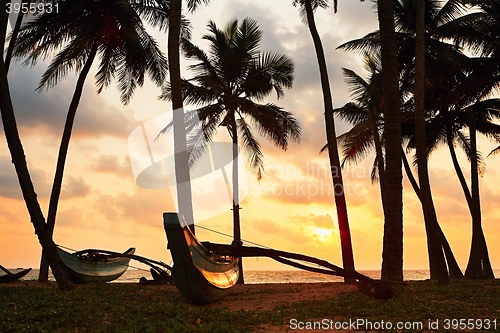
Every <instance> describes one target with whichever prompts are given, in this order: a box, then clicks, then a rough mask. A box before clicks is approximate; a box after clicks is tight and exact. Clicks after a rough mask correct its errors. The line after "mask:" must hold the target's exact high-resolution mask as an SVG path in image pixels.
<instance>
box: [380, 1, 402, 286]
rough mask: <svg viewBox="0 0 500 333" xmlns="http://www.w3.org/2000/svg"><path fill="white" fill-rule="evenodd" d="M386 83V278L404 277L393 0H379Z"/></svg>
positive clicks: (397, 278)
mask: <svg viewBox="0 0 500 333" xmlns="http://www.w3.org/2000/svg"><path fill="white" fill-rule="evenodd" d="M377 8H378V20H379V26H380V42H381V55H382V68H383V71H382V80H383V87H384V97H383V110H384V118H385V131H384V133H385V152H386V168H385V172H386V183H385V191H386V192H385V201H386V204H385V206H384V219H385V221H384V239H383V249H382V279H383V280H385V281H402V280H403V183H402V180H403V175H402V170H401V113H400V107H399V104H400V102H399V83H398V57H397V45H396V33H395V31H394V2H393V0H379V1H377Z"/></svg>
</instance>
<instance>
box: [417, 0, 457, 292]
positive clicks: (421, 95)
mask: <svg viewBox="0 0 500 333" xmlns="http://www.w3.org/2000/svg"><path fill="white" fill-rule="evenodd" d="M425 1H426V0H416V1H415V2H414V4H415V8H416V15H415V19H416V22H415V80H414V81H415V82H414V87H415V88H414V100H415V112H414V117H415V143H416V145H415V148H416V149H415V150H416V157H417V168H418V169H417V170H418V180H419V185H420V196H421V201H422V210H423V212H424V222H425V230H426V233H427V248H428V252H429V266H430V272H431V279H436V280H437V281H438V284H447V283H449V275H448V270H447V267H446V261H445V258H444V253H443V250H442V246H441V244H440V241H439V238H438V232H437V228H438V222H437V214H436V209H435V207H434V201H433V200H432V193H431V185H430V180H429V169H428V163H427V143H426V138H425V47H426V41H425V39H426V38H425V36H426V29H425V16H426V11H425V9H426V5H425Z"/></svg>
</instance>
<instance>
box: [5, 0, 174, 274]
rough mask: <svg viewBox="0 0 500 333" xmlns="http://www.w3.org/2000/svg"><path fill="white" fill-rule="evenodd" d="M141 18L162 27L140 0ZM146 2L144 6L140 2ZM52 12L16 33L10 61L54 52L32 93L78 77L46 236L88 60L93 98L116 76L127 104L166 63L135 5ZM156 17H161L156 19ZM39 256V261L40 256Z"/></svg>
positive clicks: (160, 5)
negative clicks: (96, 63) (93, 73)
mask: <svg viewBox="0 0 500 333" xmlns="http://www.w3.org/2000/svg"><path fill="white" fill-rule="evenodd" d="M144 2H145V4H144V6H143V7H142V9H141V10H142V12H141V14H142V15H144V16H146V18H147V19H148V20H149V21H150V22H151V23H153V24H156V25H160V26H164V24H165V23H164V22H166V19H165V20H163V21H162V20H161V18H162V17H164V18H166V17H167V15H168V12H167V11H165V9H166V8H168V7H167V5H166V4H165V3H164V2H162V1H157V2H156V4H157V5H156V6H152V4H150V2H151V1H146V0H144ZM146 2H147V3H146ZM58 5H59V7H58V11H57V12H55V11H52V12H50V13H49V12H44V13H43V14H41V15H39V16H38V17H37V18H36V19H35V20H34V21H32V22H30V23H28V24H27V25H26V26H25V27H23V29H22V30H21V31H20V33H19V36H18V39H17V43H16V46H15V49H14V56H16V57H21V58H24V57H26V60H25V62H24V63H25V64H30V65H34V64H36V63H37V61H38V60H39V59H44V58H47V57H49V56H50V55H52V53H53V52H54V51H58V52H57V54H56V55H55V57H54V59H53V60H52V62H51V64H50V65H49V67H48V69H47V70H46V72H45V73H44V74H43V76H42V79H41V81H40V84H39V86H38V88H37V90H43V89H45V88H50V87H53V86H55V85H56V84H57V83H58V82H59V80H60V79H62V78H63V77H64V76H65V75H66V74H67V73H68V72H69V71H72V70H75V71H76V72H78V73H79V75H78V80H77V83H76V88H75V92H74V94H73V97H72V100H71V103H70V106H69V110H68V114H67V118H66V123H65V126H64V132H63V136H62V139H61V144H60V147H59V154H58V160H57V166H56V172H55V176H54V182H53V186H52V192H51V195H50V202H49V212H48V217H47V227H48V231H49V233H50V234H51V235H52V233H53V230H54V225H55V220H56V214H57V206H58V202H59V197H60V194H61V187H62V182H63V175H64V166H65V162H66V156H67V152H68V148H69V142H70V138H71V132H72V129H73V123H74V119H75V116H76V111H77V109H78V104H79V102H80V98H81V95H82V91H83V86H84V83H85V80H86V78H87V75H88V73H89V72H90V68H91V67H92V64H93V63H94V60H95V59H96V58H98V59H99V60H100V62H99V67H98V71H97V73H96V76H95V77H96V85H97V93H100V92H101V91H102V90H103V89H104V88H106V87H108V86H109V85H110V84H111V81H112V79H113V78H115V77H117V81H118V89H119V91H120V93H121V102H122V103H124V104H127V103H128V102H129V101H130V99H131V97H132V95H133V93H134V91H135V89H136V88H137V86H142V84H143V83H144V77H145V75H146V73H147V74H148V75H149V77H150V78H151V79H152V80H153V82H154V83H156V84H157V85H158V86H160V85H161V84H162V83H163V82H164V79H165V76H166V73H167V68H168V66H167V60H166V58H165V56H164V55H163V53H162V52H161V50H160V49H159V47H158V45H157V43H156V41H155V40H154V39H153V38H152V37H151V36H150V35H149V34H148V33H147V32H146V30H145V28H144V26H143V24H142V21H141V18H140V16H139V14H138V12H136V10H135V9H134V6H139V5H141V1H140V0H137V1H135V2H133V3H131V2H130V1H128V0H113V1H107V0H96V1H86V0H66V1H62V2H60V3H59V4H58ZM161 14H162V15H161ZM42 257H43V256H42ZM47 274H48V266H47V264H46V261H44V260H42V266H41V268H40V280H41V281H46V280H47V276H48V275H47Z"/></svg>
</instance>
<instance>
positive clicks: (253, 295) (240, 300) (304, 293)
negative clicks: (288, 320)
mask: <svg viewBox="0 0 500 333" xmlns="http://www.w3.org/2000/svg"><path fill="white" fill-rule="evenodd" d="M1 286H2V287H4V286H5V287H37V288H57V284H56V283H55V282H48V283H38V282H37V281H15V282H12V283H7V284H2V285H1ZM89 287H92V285H91V284H89V285H80V286H79V288H89ZM142 287H143V288H144V289H145V296H146V295H147V294H156V292H158V291H161V290H171V291H177V289H176V287H175V286H173V285H168V284H159V285H155V284H151V285H144V286H142ZM353 290H357V287H356V286H355V285H346V284H344V283H340V282H328V283H276V284H245V285H235V286H234V287H233V288H231V292H230V294H229V295H227V296H226V297H224V298H223V299H222V300H220V301H218V302H216V303H212V304H209V305H206V306H209V307H213V308H223V307H227V308H228V309H230V310H233V311H248V310H257V311H259V310H260V311H264V310H272V309H274V308H275V307H276V306H278V305H283V304H286V303H294V302H300V301H321V300H325V299H327V298H332V297H336V296H337V295H338V294H339V293H342V292H348V291H353ZM330 319H335V318H330ZM310 320H313V321H314V319H310ZM318 320H321V319H318ZM293 331H296V330H292V329H291V328H290V325H283V326H273V325H269V324H265V325H260V326H259V327H257V328H255V331H254V332H256V333H262V332H293ZM307 332H311V333H313V332H326V331H325V330H307ZM330 332H331V330H330ZM337 332H353V331H349V330H346V331H344V330H340V331H337Z"/></svg>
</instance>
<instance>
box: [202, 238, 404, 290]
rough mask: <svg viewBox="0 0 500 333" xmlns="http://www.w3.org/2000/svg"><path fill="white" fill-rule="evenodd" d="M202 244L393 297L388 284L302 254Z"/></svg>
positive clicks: (215, 249) (229, 253) (222, 251)
mask: <svg viewBox="0 0 500 333" xmlns="http://www.w3.org/2000/svg"><path fill="white" fill-rule="evenodd" d="M202 244H203V246H205V247H206V248H207V249H208V250H209V251H213V252H215V253H217V254H219V255H230V256H235V257H269V258H271V259H274V260H276V261H278V262H280V263H282V264H285V265H289V266H293V267H295V268H300V269H303V270H307V271H311V272H315V273H321V274H328V275H335V276H342V277H347V278H353V279H356V280H358V281H360V283H358V288H359V289H360V291H361V292H363V293H365V294H370V295H371V296H374V297H375V298H378V299H387V298H391V297H393V296H394V291H393V290H392V288H391V287H390V286H389V284H388V283H385V282H383V281H380V280H374V279H372V278H370V277H368V276H366V275H363V274H361V273H359V272H356V271H348V270H345V269H343V268H341V267H339V266H336V265H333V264H331V263H329V262H328V261H326V260H322V259H318V258H314V257H310V256H307V255H304V254H298V253H292V252H286V251H279V250H274V249H266V248H260V247H250V246H244V245H241V243H240V244H237V243H235V242H233V244H231V245H227V244H216V243H210V242H202ZM287 258H288V259H287ZM289 259H293V260H300V261H305V262H310V263H313V264H316V265H318V266H321V267H324V268H317V267H310V266H307V265H304V264H301V263H298V262H295V261H292V260H289ZM371 288H373V289H374V292H373V294H372V293H371V292H370V289H371Z"/></svg>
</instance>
